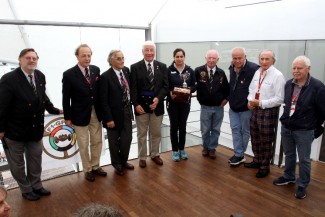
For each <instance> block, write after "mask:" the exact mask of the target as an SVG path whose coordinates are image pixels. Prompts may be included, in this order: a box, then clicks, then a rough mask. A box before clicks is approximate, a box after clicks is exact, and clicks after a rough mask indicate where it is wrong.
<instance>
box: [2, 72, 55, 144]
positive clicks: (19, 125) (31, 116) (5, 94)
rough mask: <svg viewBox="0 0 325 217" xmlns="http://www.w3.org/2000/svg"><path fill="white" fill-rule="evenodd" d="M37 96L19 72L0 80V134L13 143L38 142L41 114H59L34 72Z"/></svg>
mask: <svg viewBox="0 0 325 217" xmlns="http://www.w3.org/2000/svg"><path fill="white" fill-rule="evenodd" d="M34 77H35V84H36V89H37V95H35V93H34V91H33V88H32V87H31V85H30V83H29V82H28V80H27V78H26V76H25V74H24V73H23V71H22V70H21V68H20V67H19V68H17V69H15V70H14V71H12V72H9V73H7V74H5V75H4V76H2V78H1V80H0V132H5V137H6V138H9V139H12V140H16V141H24V142H26V141H39V140H40V139H42V137H43V132H44V111H45V109H46V110H47V111H48V112H49V113H51V114H59V113H60V111H59V109H57V108H55V107H54V106H53V104H52V103H51V101H50V99H49V98H48V96H47V95H46V92H45V85H46V81H45V76H44V74H43V73H42V72H41V71H39V70H35V72H34Z"/></svg>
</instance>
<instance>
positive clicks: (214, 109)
mask: <svg viewBox="0 0 325 217" xmlns="http://www.w3.org/2000/svg"><path fill="white" fill-rule="evenodd" d="M205 60H206V64H205V65H202V66H199V67H197V68H196V69H195V76H196V81H197V100H198V101H199V103H200V105H201V115H200V122H201V134H202V141H203V150H202V155H203V156H205V157H209V158H211V159H215V158H216V154H215V152H216V148H217V146H218V144H219V136H220V128H221V124H222V120H223V112H224V108H223V107H224V106H225V105H226V104H227V102H228V100H227V98H228V96H229V83H228V80H227V76H226V74H225V72H224V71H223V70H222V69H220V68H219V67H218V66H217V62H218V61H219V54H218V52H217V51H216V50H209V51H208V52H207V54H206V56H205Z"/></svg>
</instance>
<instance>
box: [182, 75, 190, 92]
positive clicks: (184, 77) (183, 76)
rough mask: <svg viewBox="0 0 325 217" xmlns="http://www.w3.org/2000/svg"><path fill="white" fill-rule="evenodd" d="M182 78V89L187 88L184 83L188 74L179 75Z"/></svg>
mask: <svg viewBox="0 0 325 217" xmlns="http://www.w3.org/2000/svg"><path fill="white" fill-rule="evenodd" d="M181 76H182V78H183V81H184V82H183V86H182V87H183V88H187V83H186V80H187V78H188V76H189V74H188V72H186V73H185V74H182V75H181Z"/></svg>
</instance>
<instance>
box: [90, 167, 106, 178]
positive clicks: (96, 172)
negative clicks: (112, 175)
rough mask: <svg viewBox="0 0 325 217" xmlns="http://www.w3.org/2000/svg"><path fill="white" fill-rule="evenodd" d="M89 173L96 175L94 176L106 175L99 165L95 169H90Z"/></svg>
mask: <svg viewBox="0 0 325 217" xmlns="http://www.w3.org/2000/svg"><path fill="white" fill-rule="evenodd" d="M91 173H92V174H94V175H96V176H107V172H105V171H104V170H103V168H101V167H99V168H97V169H95V170H92V171H91Z"/></svg>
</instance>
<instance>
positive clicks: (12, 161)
mask: <svg viewBox="0 0 325 217" xmlns="http://www.w3.org/2000/svg"><path fill="white" fill-rule="evenodd" d="M4 142H5V144H6V147H5V148H4V150H5V152H6V156H7V160H8V164H9V168H10V172H11V174H12V177H14V179H15V180H16V181H17V183H18V185H19V188H20V191H21V192H22V193H28V192H31V191H33V189H34V190H35V189H36V190H37V189H40V188H42V187H43V185H42V182H41V173H42V144H41V142H42V141H41V140H40V141H29V142H20V141H14V140H11V139H8V138H4ZM25 159H26V168H25ZM25 171H26V172H25Z"/></svg>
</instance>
